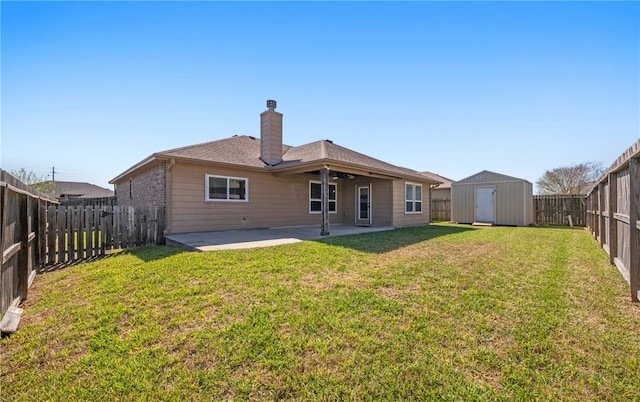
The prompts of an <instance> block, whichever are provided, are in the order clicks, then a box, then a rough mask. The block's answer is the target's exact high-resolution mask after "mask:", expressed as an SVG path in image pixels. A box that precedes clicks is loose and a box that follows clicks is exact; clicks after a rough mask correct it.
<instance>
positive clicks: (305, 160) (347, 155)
mask: <svg viewBox="0 0 640 402" xmlns="http://www.w3.org/2000/svg"><path fill="white" fill-rule="evenodd" d="M282 148H283V149H282V151H283V161H282V162H281V163H279V164H277V165H275V166H274V168H275V169H280V170H286V169H287V168H292V167H295V166H297V165H300V164H312V163H314V162H335V163H341V164H345V165H351V166H354V167H358V168H364V169H370V170H375V171H378V172H386V173H388V174H392V175H396V176H402V177H414V178H420V179H422V180H425V181H436V180H433V178H431V177H429V176H423V175H421V174H420V173H419V172H417V171H415V170H411V169H407V168H404V167H400V166H396V165H392V164H390V163H387V162H383V161H381V160H379V159H375V158H372V157H370V156H367V155H364V154H361V153H359V152H355V151H352V150H350V149H348V148H345V147H342V146H340V145H337V144H334V143H333V142H332V141H328V140H321V141H316V142H312V143H309V144H305V145H301V146H297V147H292V146H289V145H283V147H282ZM153 156H154V157H156V158H179V159H188V160H194V161H196V160H197V161H203V162H212V163H224V164H230V165H237V166H242V167H252V168H265V169H267V168H271V167H270V166H268V165H267V164H266V163H264V162H263V161H262V160H261V159H260V139H258V138H255V137H251V136H247V135H235V136H233V137H230V138H224V139H221V140H216V141H211V142H205V143H202V144H195V145H189V146H186V147H181V148H174V149H169V150H166V151H162V152H157V153H155V154H154V155H153ZM139 166H141V164H139V165H136V166H135V167H133V168H131V169H130V170H129V171H132V170H135V169H136V168H137V167H139ZM123 175H124V173H123ZM119 177H122V175H121V176H119ZM114 180H115V179H114Z"/></svg>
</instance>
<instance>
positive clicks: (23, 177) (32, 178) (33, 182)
mask: <svg viewBox="0 0 640 402" xmlns="http://www.w3.org/2000/svg"><path fill="white" fill-rule="evenodd" d="M11 176H13V177H15V178H16V179H18V180H20V181H21V182H23V183H24V184H26V185H28V186H31V187H33V188H35V189H36V190H39V191H42V192H43V193H45V194H49V195H54V194H55V192H56V184H55V182H53V181H51V180H47V176H46V175H44V176H40V175H38V174H37V173H36V172H34V171H33V170H29V171H27V169H25V168H20V169H18V170H12V171H11Z"/></svg>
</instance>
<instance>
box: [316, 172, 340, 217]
mask: <svg viewBox="0 0 640 402" xmlns="http://www.w3.org/2000/svg"><path fill="white" fill-rule="evenodd" d="M312 183H315V184H320V186H322V182H321V181H317V180H309V213H310V214H313V215H319V214H321V213H322V211H312V210H311V201H319V202H320V203H322V199H320V198H311V184H312ZM329 185H330V186H336V199H335V200H331V202H335V203H336V210H335V211H331V210H330V211H329V213H330V214H337V213H338V183H337V182H334V181H330V182H329Z"/></svg>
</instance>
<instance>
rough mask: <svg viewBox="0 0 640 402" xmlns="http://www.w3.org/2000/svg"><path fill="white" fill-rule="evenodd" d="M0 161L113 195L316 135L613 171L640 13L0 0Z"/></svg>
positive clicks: (634, 130) (409, 155)
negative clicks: (134, 182)
mask: <svg viewBox="0 0 640 402" xmlns="http://www.w3.org/2000/svg"><path fill="white" fill-rule="evenodd" d="M0 7H1V8H0V13H1V23H2V28H1V35H2V36H1V46H2V49H1V60H0V62H1V74H2V75H1V78H0V79H1V84H2V92H1V95H2V99H1V102H2V103H1V113H2V116H1V117H2V125H1V129H2V136H1V141H2V142H1V147H2V153H1V157H2V159H1V166H2V168H3V169H5V170H9V171H11V170H15V169H19V168H22V167H24V168H26V169H27V170H33V171H35V172H36V173H38V174H41V175H44V174H47V173H48V172H50V171H51V167H52V166H55V169H56V171H57V173H56V179H57V180H64V181H87V182H91V183H94V184H98V185H101V186H104V187H108V188H112V186H111V185H109V184H108V181H109V180H110V179H112V178H114V177H115V176H117V175H118V174H119V173H121V172H122V171H124V170H126V169H127V168H128V167H130V166H132V165H133V164H135V163H137V162H138V161H140V160H142V159H144V158H145V157H147V156H149V155H150V154H152V153H153V152H157V151H162V150H166V149H170V148H175V147H180V146H185V145H191V144H196V143H200V142H206V141H212V140H216V139H221V138H226V137H230V136H232V135H234V134H247V135H254V136H259V130H260V128H259V114H260V113H261V112H262V111H264V110H265V101H266V100H267V99H275V100H277V101H278V111H280V112H282V113H283V114H284V141H285V143H286V144H289V145H302V144H305V143H308V142H312V141H316V140H319V139H331V140H333V141H334V142H335V143H337V144H339V145H342V146H345V147H348V148H351V149H353V150H355V151H358V152H362V153H365V154H367V155H370V156H373V157H375V158H378V159H382V160H384V161H386V162H390V163H393V164H396V165H400V166H405V167H408V168H411V169H415V170H419V171H423V170H429V171H433V172H436V173H439V174H441V175H443V176H447V177H450V178H453V179H462V178H465V177H467V176H469V175H472V174H474V173H476V172H478V171H481V170H484V169H487V170H492V171H497V172H500V173H504V174H508V175H511V176H516V177H521V178H524V179H527V180H529V181H531V182H532V183H535V181H536V180H537V179H539V178H540V177H541V176H542V175H543V174H544V172H545V171H546V170H548V169H552V168H555V167H559V166H564V165H569V164H573V163H580V162H587V161H599V162H602V163H603V164H605V165H606V166H608V165H609V164H611V163H612V162H613V161H614V159H615V158H617V157H618V156H619V155H620V154H621V153H622V152H623V151H624V150H625V149H626V148H627V147H629V146H630V145H632V144H633V143H634V142H635V141H636V140H637V139H638V137H639V135H640V3H639V2H446V3H445V2H404V3H388V2H236V3H227V2H191V3H180V2H60V3H58V2H7V1H2V2H1V3H0Z"/></svg>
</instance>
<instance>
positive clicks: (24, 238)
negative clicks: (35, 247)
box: [16, 193, 29, 300]
mask: <svg viewBox="0 0 640 402" xmlns="http://www.w3.org/2000/svg"><path fill="white" fill-rule="evenodd" d="M16 195H17V196H18V202H19V203H20V206H19V208H20V211H19V214H18V227H19V228H20V251H19V252H18V294H19V295H20V298H21V300H25V299H26V298H27V292H28V291H29V212H28V203H29V202H28V198H29V197H28V196H26V195H23V194H17V193H16Z"/></svg>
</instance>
